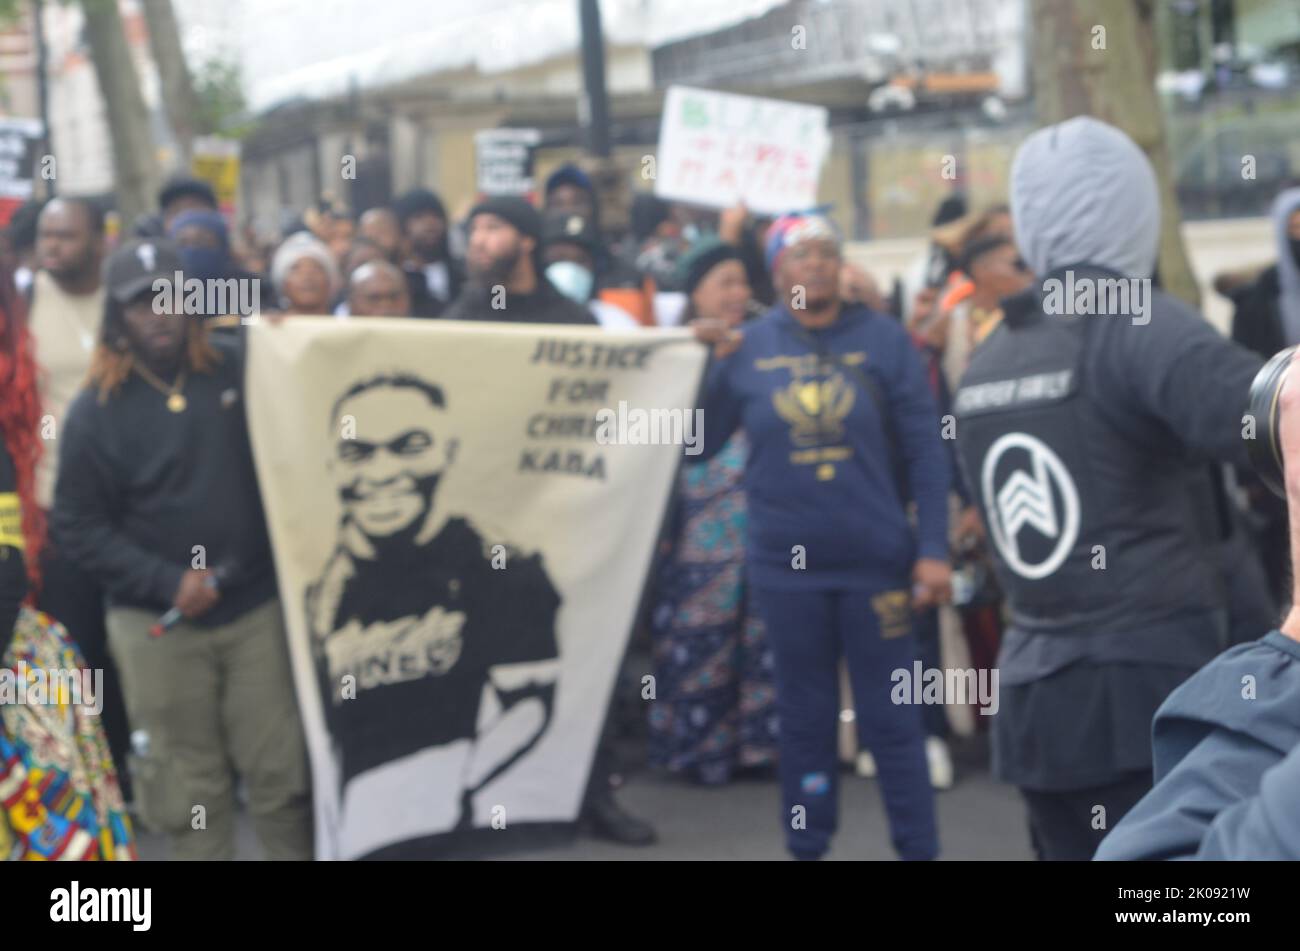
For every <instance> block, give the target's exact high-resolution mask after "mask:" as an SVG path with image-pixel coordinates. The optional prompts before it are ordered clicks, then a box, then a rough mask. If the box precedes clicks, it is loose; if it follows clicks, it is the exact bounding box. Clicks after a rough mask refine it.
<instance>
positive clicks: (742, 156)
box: [655, 86, 830, 215]
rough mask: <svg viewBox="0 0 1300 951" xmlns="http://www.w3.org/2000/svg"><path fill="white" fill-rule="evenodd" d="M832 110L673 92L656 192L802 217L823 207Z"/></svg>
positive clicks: (675, 89)
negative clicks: (820, 185)
mask: <svg viewBox="0 0 1300 951" xmlns="http://www.w3.org/2000/svg"><path fill="white" fill-rule="evenodd" d="M826 125H827V111H826V110H825V109H824V108H822V107H821V106H808V105H804V104H802V103H797V102H785V101H783V100H779V99H760V98H757V97H755V96H737V95H734V94H732V93H725V92H714V91H712V90H708V89H694V88H691V87H689V86H673V87H671V88H670V89H669V90H668V94H667V96H666V97H665V99H664V114H663V123H662V125H661V126H660V131H659V154H658V160H657V166H658V167H657V168H656V170H655V172H656V174H655V194H656V195H658V196H659V197H660V198H664V199H666V200H669V201H682V202H689V203H691V204H695V205H705V206H708V207H712V208H727V207H730V206H732V205H734V204H736V203H737V202H739V201H743V202H744V203H745V204H746V205H747V206H748V207H749V209H750V210H751V211H755V212H758V213H760V214H773V215H775V214H781V213H783V212H789V211H802V210H805V209H808V208H811V207H813V206H814V205H815V204H816V201H817V181H818V179H819V178H820V176H821V169H822V163H823V162H825V160H826V154H827V152H828V151H829V150H830V133H829V132H828V131H827V128H826Z"/></svg>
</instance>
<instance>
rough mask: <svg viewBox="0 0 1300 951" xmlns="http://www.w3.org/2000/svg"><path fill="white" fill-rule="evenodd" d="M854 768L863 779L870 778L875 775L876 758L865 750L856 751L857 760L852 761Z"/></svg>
mask: <svg viewBox="0 0 1300 951" xmlns="http://www.w3.org/2000/svg"><path fill="white" fill-rule="evenodd" d="M854 770H855V771H856V772H857V774H858V775H859V776H861V777H862V778H863V779H871V778H872V777H874V776H875V775H876V758H875V757H874V756H872V755H871V754H870V753H869V752H867V751H866V750H862V751H861V752H860V753H858V759H857V762H856V763H854Z"/></svg>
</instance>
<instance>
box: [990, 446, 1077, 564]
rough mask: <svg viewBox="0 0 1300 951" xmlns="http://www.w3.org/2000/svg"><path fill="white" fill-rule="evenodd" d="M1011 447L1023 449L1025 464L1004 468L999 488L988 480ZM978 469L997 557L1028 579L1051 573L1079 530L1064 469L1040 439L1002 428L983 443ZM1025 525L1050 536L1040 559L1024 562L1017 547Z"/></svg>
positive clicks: (1074, 492) (1071, 488)
mask: <svg viewBox="0 0 1300 951" xmlns="http://www.w3.org/2000/svg"><path fill="white" fill-rule="evenodd" d="M1011 450H1021V451H1022V452H1023V453H1025V454H1027V455H1028V457H1029V465H1028V467H1027V468H1024V467H1019V468H1014V469H1012V470H1011V471H1010V472H1009V473H1004V475H1003V477H1002V479H1001V487H1000V488H999V487H997V486H995V484H994V483H995V480H996V479H997V476H998V470H999V466H998V464H999V462H1001V460H1002V457H1003V456H1004V455H1006V453H1007V452H1009V451H1011ZM1002 468H1003V469H1004V470H1005V468H1006V467H1005V466H1003V467H1002ZM981 474H982V479H981V482H982V486H981V488H982V490H983V495H984V507H985V510H986V512H987V515H988V523H989V529H990V533H991V534H992V536H993V543H994V544H995V545H996V546H997V550H998V553H999V554H1000V555H1001V556H1002V560H1003V561H1005V562H1006V564H1007V567H1009V568H1010V569H1011V570H1012V571H1014V572H1015V573H1016V574H1018V575H1020V576H1021V577H1024V578H1028V579H1030V580H1039V579H1042V578H1046V577H1047V576H1049V575H1051V574H1052V573H1053V572H1054V571H1056V569H1057V568H1059V567H1060V566H1061V564H1062V563H1063V562H1064V561H1065V559H1066V558H1067V557H1068V556H1069V554H1070V549H1071V548H1073V546H1074V543H1075V540H1076V539H1077V538H1078V534H1079V493H1078V489H1077V488H1076V487H1075V484H1074V478H1073V477H1072V476H1071V475H1070V470H1069V469H1067V468H1066V467H1065V464H1064V463H1063V462H1061V459H1060V457H1059V456H1058V455H1057V454H1056V453H1055V452H1053V451H1052V449H1051V447H1049V446H1048V445H1047V444H1046V443H1044V442H1043V441H1042V440H1041V439H1038V438H1037V437H1035V436H1030V435H1029V434H1028V433H1007V434H1005V435H1003V436H1001V437H1000V438H998V439H997V441H995V442H994V443H993V445H992V446H991V447H989V451H988V453H987V454H986V455H985V457H984V465H983V471H982V473H981ZM1057 495H1059V496H1060V499H1061V505H1060V507H1061V511H1060V512H1059V513H1058V512H1057V505H1056V502H1055V501H1054V500H1055V497H1056V496H1057ZM1026 528H1030V529H1033V530H1034V531H1036V532H1037V533H1038V534H1040V535H1042V536H1043V537H1044V538H1047V539H1049V540H1051V539H1055V540H1056V545H1055V546H1054V547H1053V548H1052V551H1051V552H1050V553H1049V554H1048V556H1047V557H1046V558H1045V559H1043V560H1042V561H1038V562H1029V561H1027V560H1026V559H1025V558H1024V557H1023V556H1022V555H1021V553H1020V545H1019V541H1018V539H1019V537H1020V533H1021V532H1022V531H1023V530H1024V529H1026Z"/></svg>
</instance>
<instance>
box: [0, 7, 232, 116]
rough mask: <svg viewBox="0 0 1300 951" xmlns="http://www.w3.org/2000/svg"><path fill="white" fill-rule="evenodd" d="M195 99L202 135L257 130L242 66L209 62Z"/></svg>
mask: <svg viewBox="0 0 1300 951" xmlns="http://www.w3.org/2000/svg"><path fill="white" fill-rule="evenodd" d="M0 2H4V0H0ZM194 96H195V98H196V99H197V100H198V108H199V113H198V121H197V126H198V131H199V132H200V133H202V134H206V135H214V134H217V133H220V134H221V135H226V136H231V137H233V138H243V137H244V136H245V135H248V134H249V133H250V132H251V131H252V130H253V125H254V122H253V120H252V118H251V117H250V116H249V115H248V104H247V103H246V102H245V101H244V88H243V83H242V82H241V81H240V71H239V64H238V63H235V62H230V61H227V60H221V59H212V60H208V61H207V62H206V63H204V64H203V65H202V66H200V67H199V68H198V69H197V70H196V71H195V73H194Z"/></svg>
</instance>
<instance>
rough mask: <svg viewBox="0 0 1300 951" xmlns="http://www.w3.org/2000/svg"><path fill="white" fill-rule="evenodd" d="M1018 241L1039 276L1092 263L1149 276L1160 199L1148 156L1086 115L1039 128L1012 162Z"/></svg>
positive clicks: (1117, 132) (1156, 244)
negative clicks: (1069, 266)
mask: <svg viewBox="0 0 1300 951" xmlns="http://www.w3.org/2000/svg"><path fill="white" fill-rule="evenodd" d="M1011 216H1012V220H1013V221H1014V223H1015V229H1016V244H1017V245H1018V246H1019V247H1020V253H1021V254H1023V255H1024V257H1025V261H1026V262H1028V264H1029V266H1030V267H1031V268H1033V270H1034V273H1035V274H1037V275H1038V276H1039V277H1046V276H1047V275H1048V274H1050V273H1051V272H1052V271H1054V270H1055V269H1057V268H1060V267H1064V266H1066V265H1075V264H1091V265H1095V266H1097V267H1102V268H1107V269H1109V270H1112V271H1116V272H1118V273H1119V274H1122V275H1123V276H1125V277H1136V278H1145V277H1151V275H1152V274H1153V272H1154V271H1155V266H1156V257H1157V252H1158V250H1159V245H1160V198H1159V191H1158V187H1157V184H1156V176H1155V173H1154V172H1153V171H1152V170H1151V163H1150V162H1148V161H1147V157H1146V155H1144V154H1143V152H1142V150H1141V149H1139V148H1138V147H1137V146H1136V145H1135V144H1134V143H1133V140H1132V139H1130V138H1129V137H1128V136H1127V135H1125V134H1124V133H1123V132H1121V131H1120V130H1119V129H1116V128H1115V127H1114V126H1110V125H1107V124H1106V123H1104V122H1101V121H1099V120H1097V119H1093V118H1092V117H1090V116H1079V117H1077V118H1075V119H1069V120H1067V121H1065V122H1062V123H1059V124H1057V125H1053V126H1048V127H1047V128H1045V129H1040V130H1039V131H1037V132H1035V133H1034V134H1032V135H1031V136H1029V138H1027V139H1026V140H1025V141H1024V144H1022V145H1021V146H1020V150H1019V151H1018V152H1017V153H1016V158H1015V162H1014V163H1013V164H1012V166H1011Z"/></svg>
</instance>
